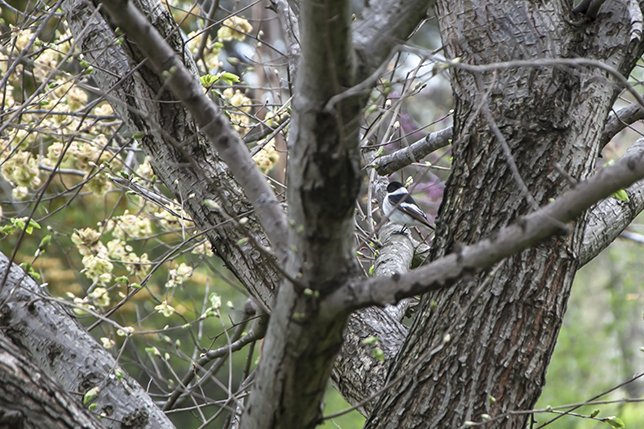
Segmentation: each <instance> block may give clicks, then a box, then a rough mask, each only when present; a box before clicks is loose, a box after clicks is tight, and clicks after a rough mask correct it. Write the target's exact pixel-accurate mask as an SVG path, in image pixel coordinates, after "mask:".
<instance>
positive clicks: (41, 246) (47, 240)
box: [38, 235, 51, 250]
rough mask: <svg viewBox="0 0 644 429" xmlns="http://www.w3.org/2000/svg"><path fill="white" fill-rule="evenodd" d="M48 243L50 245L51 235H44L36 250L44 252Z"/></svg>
mask: <svg viewBox="0 0 644 429" xmlns="http://www.w3.org/2000/svg"><path fill="white" fill-rule="evenodd" d="M49 243H51V235H45V237H44V238H43V239H42V240H40V244H39V245H38V248H39V249H42V250H44V249H46V248H47V246H49Z"/></svg>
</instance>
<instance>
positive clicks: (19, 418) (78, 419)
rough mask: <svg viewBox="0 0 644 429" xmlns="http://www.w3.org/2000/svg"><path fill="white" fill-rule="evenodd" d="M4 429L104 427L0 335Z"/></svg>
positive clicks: (0, 413) (0, 415)
mask: <svg viewBox="0 0 644 429" xmlns="http://www.w3.org/2000/svg"><path fill="white" fill-rule="evenodd" d="M0 427H2V428H8V429H11V428H25V429H28V428H34V429H35V428H54V427H55V428H61V429H62V428H83V429H88V428H96V429H98V428H102V427H103V426H102V425H101V423H100V422H99V421H98V419H97V418H96V417H95V416H94V415H92V413H91V412H89V411H87V410H86V409H84V408H83V407H81V406H80V405H79V403H78V402H77V401H76V399H74V398H72V397H70V396H69V394H68V393H67V392H66V391H64V390H63V389H61V388H60V386H58V385H57V384H56V383H55V382H54V381H53V380H52V379H51V378H49V377H48V376H47V375H46V374H44V373H42V372H41V370H40V369H39V368H38V367H37V366H36V365H34V364H33V363H32V362H31V361H29V360H28V359H27V358H26V357H25V356H24V355H22V354H21V351H20V350H19V349H18V348H17V347H16V346H15V345H14V344H12V343H11V341H9V339H8V338H7V337H5V336H4V335H3V334H0Z"/></svg>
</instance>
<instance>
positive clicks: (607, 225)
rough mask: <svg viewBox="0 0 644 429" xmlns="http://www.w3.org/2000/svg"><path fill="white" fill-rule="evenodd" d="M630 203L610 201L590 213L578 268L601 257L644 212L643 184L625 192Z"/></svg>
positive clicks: (635, 185) (614, 199)
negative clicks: (598, 256) (596, 257)
mask: <svg viewBox="0 0 644 429" xmlns="http://www.w3.org/2000/svg"><path fill="white" fill-rule="evenodd" d="M626 193H627V194H628V199H629V200H628V201H621V200H619V199H617V198H607V199H605V200H603V201H600V202H599V203H598V204H597V205H596V206H595V207H593V208H592V209H591V210H589V211H588V214H587V224H586V229H585V230H584V238H583V241H582V245H581V249H580V250H579V265H580V266H582V265H585V264H587V263H588V262H590V261H591V260H592V259H593V258H594V257H595V256H597V255H599V254H600V253H601V252H602V251H603V250H604V249H605V248H607V247H608V246H609V245H610V244H611V243H612V242H613V241H615V239H616V238H617V237H618V236H619V235H620V234H621V233H622V231H624V229H625V228H626V227H627V226H628V225H630V224H631V222H633V220H635V218H636V217H637V216H638V215H639V214H640V213H641V212H642V211H643V210H644V182H637V183H634V184H633V185H631V186H629V187H628V188H627V189H626Z"/></svg>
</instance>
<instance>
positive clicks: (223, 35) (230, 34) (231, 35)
mask: <svg viewBox="0 0 644 429" xmlns="http://www.w3.org/2000/svg"><path fill="white" fill-rule="evenodd" d="M251 31H253V26H252V25H250V22H248V20H246V19H244V18H241V17H239V16H232V17H230V18H228V19H226V20H225V21H224V23H223V24H222V26H221V27H220V28H219V30H218V31H217V37H218V38H219V40H222V41H224V42H226V41H230V40H234V39H236V40H240V41H241V40H244V39H245V38H246V34H249V33H250V32H251Z"/></svg>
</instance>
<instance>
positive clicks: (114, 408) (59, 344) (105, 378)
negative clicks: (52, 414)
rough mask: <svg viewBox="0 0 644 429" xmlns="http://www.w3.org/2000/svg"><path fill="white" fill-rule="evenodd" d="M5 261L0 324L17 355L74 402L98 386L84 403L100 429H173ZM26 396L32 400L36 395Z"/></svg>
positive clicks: (1, 259) (1, 262)
mask: <svg viewBox="0 0 644 429" xmlns="http://www.w3.org/2000/svg"><path fill="white" fill-rule="evenodd" d="M8 262H9V259H8V258H7V257H6V256H5V255H3V254H2V253H0V272H4V270H7V269H10V270H11V271H10V272H9V276H8V278H7V282H6V283H5V284H4V287H3V288H2V290H1V291H0V303H1V304H2V305H0V308H1V312H0V326H2V327H3V332H4V335H6V337H7V338H9V339H11V340H12V341H13V342H14V343H15V344H16V345H17V346H18V347H19V348H20V349H21V352H22V353H26V354H29V356H30V361H31V364H32V365H35V366H37V367H38V368H40V370H41V371H42V372H43V373H45V374H47V375H48V376H49V377H51V378H52V379H54V380H56V381H57V382H58V383H59V384H60V385H61V386H62V388H63V389H65V390H66V391H68V392H77V393H78V395H79V397H78V398H76V400H77V401H78V402H79V403H80V402H81V401H82V399H83V397H84V395H85V394H86V393H87V392H88V391H90V390H91V389H93V388H98V392H97V395H96V397H95V399H93V400H92V401H90V402H88V404H87V405H88V406H89V404H96V410H95V413H98V414H103V415H104V416H105V417H106V418H105V419H104V420H103V421H102V424H101V425H100V426H101V427H105V428H121V427H129V428H145V427H154V428H160V429H161V428H166V429H170V428H174V425H173V424H172V423H171V422H170V420H169V419H168V418H167V417H166V415H165V414H163V412H162V411H161V410H160V409H159V408H158V407H157V406H156V405H155V404H154V402H153V401H152V399H151V398H150V396H149V395H148V393H147V392H146V391H145V390H144V389H143V388H142V387H141V386H140V385H139V384H138V383H137V382H136V380H134V379H133V378H132V377H130V376H129V375H128V374H126V373H125V371H123V370H122V369H121V368H120V367H119V365H118V362H117V361H116V359H115V358H114V357H113V356H112V355H111V354H110V352H109V351H107V350H106V349H105V348H103V347H102V346H101V345H100V344H98V342H97V341H96V340H95V339H94V338H92V336H91V335H90V334H89V333H88V332H87V331H86V330H85V328H83V327H82V326H80V324H79V323H78V321H77V320H76V318H75V317H73V316H72V315H71V314H69V312H68V311H67V310H66V308H65V307H63V306H62V305H61V304H59V303H57V302H54V301H53V298H52V297H51V296H49V294H48V293H47V291H46V290H43V289H42V288H41V287H40V286H39V285H38V284H37V283H36V281H35V280H34V279H33V278H31V277H30V276H29V275H28V274H27V273H25V272H24V271H23V270H22V269H21V268H20V267H18V266H17V265H16V264H12V265H11V266H9V265H8ZM117 374H118V376H117ZM0 384H1V383H0ZM32 398H33V400H34V401H37V400H36V396H33V397H32ZM40 398H41V399H42V401H43V402H42V403H41V404H40V406H41V407H46V404H45V403H46V402H47V401H48V400H47V399H46V397H44V396H40ZM63 402H64V401H63ZM52 406H53V405H52ZM38 427H58V426H56V425H53V426H47V425H44V424H43V425H42V426H38Z"/></svg>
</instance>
